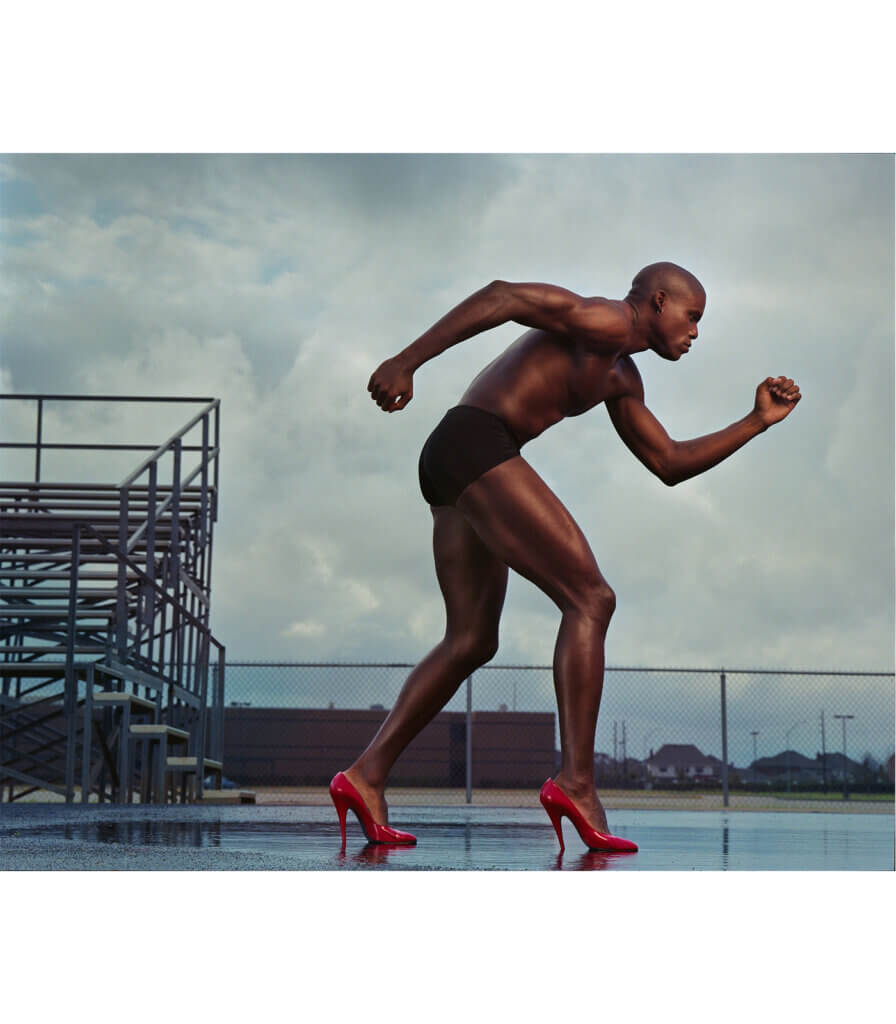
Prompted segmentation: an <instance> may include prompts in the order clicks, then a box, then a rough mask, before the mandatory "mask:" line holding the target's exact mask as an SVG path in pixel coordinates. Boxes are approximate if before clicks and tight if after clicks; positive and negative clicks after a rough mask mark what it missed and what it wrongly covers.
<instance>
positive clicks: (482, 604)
mask: <svg viewBox="0 0 896 1024" xmlns="http://www.w3.org/2000/svg"><path fill="white" fill-rule="evenodd" d="M433 554H434V556H435V563H436V575H437V576H438V580H439V586H440V587H441V590H442V596H443V598H444V599H445V614H446V627H445V637H444V639H443V640H442V641H441V643H439V644H437V645H436V647H434V648H433V650H432V651H430V653H429V654H428V655H427V656H426V657H425V658H424V659H423V660H422V661H421V662H420V664H419V665H417V667H416V668H415V669H414V671H413V672H412V673H411V674H410V676H408V679H407V681H406V682H405V684H404V686H403V687H402V689H401V692H400V693H399V695H398V699H397V700H396V701H395V706H394V707H393V708H392V710H391V711H390V712H389V714H388V716H387V717H386V720H385V721H384V722H383V724H382V725H381V726H380V729H379V731H378V732H377V734H376V736H374V738H373V739H372V740H371V742H370V744H369V745H368V747H367V749H366V750H365V751H364V753H363V754H361V756H360V757H359V758H358V760H357V761H355V763H354V764H353V765H352V766H351V768H349V769H348V770H347V771H346V772H345V774H346V777H347V778H348V780H349V781H350V782H351V783H352V785H353V786H354V787H355V788H356V789H357V790H358V792H359V793H360V794H361V796H362V797H363V799H364V801H365V802H366V804H367V806H368V808H369V810H370V813H371V814H372V815H373V819H374V821H377V822H379V823H380V824H381V825H384V824H386V823H387V820H388V809H387V807H386V801H385V799H384V797H383V791H384V789H385V785H386V777H387V775H388V774H389V770H390V769H391V767H392V765H393V764H394V763H395V761H396V760H397V758H398V756H399V754H401V752H402V751H403V750H404V749H405V747H407V745H408V744H409V743H410V742H411V740H412V739H413V738H414V737H415V736H416V735H417V733H419V732H420V730H421V729H422V728H423V727H424V726H425V725H427V724H428V723H429V722H430V721H431V720H432V719H433V718H434V716H435V715H436V714H437V713H438V712H439V711H441V710H442V708H443V707H444V706H445V705H446V704H447V703H448V701H449V700H450V699H451V697H452V696H454V694H455V692H456V691H457V688H458V687H459V686H460V684H461V683H462V682H463V681H464V679H466V678H467V676H468V675H469V674H470V673H471V672H473V671H474V670H475V669H477V668H479V666H480V665H483V664H485V662H487V661H490V660H491V659H492V658H493V657H494V656H495V652H496V651H497V649H498V623H499V621H500V618H501V609H502V608H503V606H504V595H505V593H506V591H507V566H506V565H504V564H503V563H502V562H501V561H499V560H498V559H497V558H495V557H494V555H492V554H491V552H489V550H488V548H487V547H486V546H485V545H484V544H483V543H482V541H481V540H480V538H479V536H478V535H477V534H476V532H475V531H474V530H473V528H472V527H471V526H470V525H469V524H468V523H467V521H466V519H465V518H464V516H462V515H461V513H460V512H458V511H457V510H456V509H454V508H450V507H448V506H439V507H437V508H434V509H433Z"/></svg>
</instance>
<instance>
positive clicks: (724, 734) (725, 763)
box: [721, 669, 728, 807]
mask: <svg viewBox="0 0 896 1024" xmlns="http://www.w3.org/2000/svg"><path fill="white" fill-rule="evenodd" d="M721 683H722V803H723V804H724V805H725V807H727V806H728V716H727V711H726V707H725V670H724V669H722V673H721Z"/></svg>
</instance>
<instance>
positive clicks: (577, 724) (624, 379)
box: [334, 263, 800, 848]
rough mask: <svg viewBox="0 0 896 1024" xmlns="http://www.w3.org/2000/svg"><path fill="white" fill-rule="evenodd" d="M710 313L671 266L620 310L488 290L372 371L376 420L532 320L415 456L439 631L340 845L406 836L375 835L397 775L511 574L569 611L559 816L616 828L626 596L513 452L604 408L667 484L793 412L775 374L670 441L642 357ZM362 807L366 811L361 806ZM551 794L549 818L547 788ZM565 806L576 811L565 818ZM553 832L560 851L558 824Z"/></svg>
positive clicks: (680, 350)
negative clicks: (615, 675)
mask: <svg viewBox="0 0 896 1024" xmlns="http://www.w3.org/2000/svg"><path fill="white" fill-rule="evenodd" d="M705 305H706V293H705V291H704V289H703V286H702V285H701V284H700V282H699V281H698V280H697V278H696V277H694V276H693V274H691V273H689V272H688V271H686V270H684V269H683V268H682V267H679V266H677V265H675V264H674V263H655V264H652V265H650V266H648V267H645V268H644V269H643V270H641V271H640V272H639V273H638V274H637V276H636V277H635V279H634V281H633V282H632V287H631V290H630V291H629V293H628V295H627V296H626V297H625V298H624V299H622V300H621V301H613V300H609V299H603V298H582V297H581V296H579V295H576V294H574V293H573V292H570V291H567V290H566V289H564V288H557V287H553V286H551V285H546V284H512V283H509V282H507V281H493V282H492V283H491V284H490V285H487V286H486V287H485V288H483V289H481V290H480V291H478V292H476V293H475V294H474V295H471V296H470V297H469V298H468V299H466V300H464V301H463V302H461V303H460V305H458V306H457V307H456V308H455V309H453V310H451V312H449V313H448V314H447V315H446V316H444V317H443V318H442V319H441V320H439V321H438V323H436V324H435V325H434V326H433V327H431V328H430V329H429V330H428V331H426V332H425V333H424V334H422V335H421V336H420V337H419V338H418V339H417V340H416V341H415V342H413V343H412V344H411V345H409V346H408V347H407V348H406V349H404V350H403V351H402V352H400V353H399V354H398V355H396V356H394V357H393V358H391V359H387V360H386V361H385V362H384V363H383V364H382V365H381V366H379V367H378V368H377V369H376V370H375V371H374V373H373V376H372V377H371V378H370V383H369V385H368V390H369V391H370V394H371V397H372V398H373V400H374V401H375V402H376V403H377V405H378V406H379V407H380V408H381V409H383V410H384V411H386V412H397V411H398V410H400V409H404V408H405V406H406V405H407V404H408V402H409V401H410V400H411V398H412V397H413V374H414V372H415V370H417V368H418V367H420V366H421V365H422V364H423V363H425V362H426V361H427V360H429V359H432V358H433V357H434V356H437V355H439V353H441V352H444V351H445V349H447V348H450V347H451V346H452V345H456V344H458V342H461V341H464V340H465V339H467V338H470V337H472V336H473V335H475V334H479V333H481V332H482V331H486V330H489V329H490V328H492V327H497V326H498V325H499V324H503V323H507V322H508V321H514V322H515V323H518V324H521V325H523V326H525V327H528V328H531V329H530V330H529V331H527V332H526V333H525V334H523V335H522V336H521V337H520V338H519V339H518V340H517V341H515V342H514V343H513V344H512V345H510V346H509V348H507V349H506V350H505V351H504V352H503V353H502V354H501V355H500V356H498V358H497V359H495V360H493V361H492V362H491V363H490V364H489V365H488V366H486V367H485V369H484V370H483V371H482V372H481V373H480V374H479V375H478V376H477V377H476V378H475V380H474V381H473V382H472V384H471V385H470V386H469V388H467V390H466V392H465V393H464V395H463V396H462V397H461V400H460V406H459V407H456V408H455V409H452V410H450V411H449V412H448V413H447V414H446V416H445V418H444V419H443V420H442V422H441V423H440V424H439V426H438V427H437V428H436V430H435V431H434V432H433V434H432V435H431V436H430V438H429V440H428V441H427V442H426V445H425V446H424V449H423V452H422V454H421V458H420V483H421V488H422V490H423V494H424V497H425V498H426V500H427V501H428V502H429V503H430V505H431V507H432V515H433V549H434V554H435V566H436V574H437V576H438V580H439V585H440V587H441V590H442V595H443V597H444V600H445V609H446V615H447V626H446V630H445V636H444V639H443V640H442V641H441V642H440V643H439V644H437V645H436V647H435V648H433V650H432V651H430V653H429V654H428V655H427V656H426V657H425V658H424V659H423V660H422V661H421V662H420V664H419V665H417V667H416V668H415V669H414V670H413V672H412V673H411V675H410V676H409V678H408V680H407V682H406V683H405V685H404V687H403V688H402V690H401V693H400V694H399V696H398V699H397V701H396V702H395V706H394V707H393V708H392V710H391V712H390V713H389V715H388V717H387V718H386V720H385V721H384V722H383V725H382V726H381V728H380V729H379V731H378V732H377V734H376V736H375V737H374V738H373V740H372V741H371V742H370V745H369V746H368V747H367V749H366V750H365V751H364V752H363V753H362V754H361V756H360V757H359V758H358V760H357V761H355V763H354V764H353V765H352V766H351V767H350V768H349V769H347V771H346V772H345V773H344V774H343V773H340V775H339V776H337V779H340V778H341V779H342V780H347V782H348V783H349V786H348V787H346V792H349V793H351V789H352V787H353V790H354V792H353V794H352V795H351V801H350V802H348V803H346V801H349V797H344V798H341V799H343V809H342V810H340V817H341V820H342V822H343V836H344V808H345V806H348V807H349V808H350V809H353V810H355V811H356V813H358V816H359V818H360V819H361V820H362V824H364V821H365V818H366V822H367V825H368V826H370V827H365V832H366V833H367V834H368V838H371V839H378V840H379V841H393V842H394V841H405V842H410V841H413V837H409V838H405V839H403V840H402V839H396V838H395V836H393V835H391V832H393V831H394V830H390V829H388V826H387V827H386V828H385V829H382V830H380V831H378V827H379V826H385V824H386V822H387V820H388V818H387V814H388V812H387V806H386V801H385V799H384V789H385V784H386V778H387V775H388V773H389V770H390V768H391V767H392V765H393V764H394V762H395V760H396V759H397V758H398V756H399V755H400V754H401V752H402V751H403V750H404V749H405V748H406V747H407V745H408V744H409V743H410V742H411V740H412V739H413V738H414V736H416V735H417V733H418V732H419V731H420V730H421V729H422V728H423V727H424V726H425V725H426V724H427V723H428V722H429V721H430V720H431V719H432V718H433V717H434V716H435V714H436V713H437V712H438V711H439V710H440V709H441V708H442V707H443V706H444V705H445V704H446V703H447V701H448V700H449V699H450V698H451V696H452V695H453V694H454V693H455V691H456V690H457V688H458V687H459V686H460V684H461V682H463V680H464V679H466V678H467V676H468V675H469V674H470V673H471V672H472V671H474V670H475V669H477V668H478V667H479V666H481V665H483V664H485V663H486V662H487V661H489V660H490V659H491V658H493V657H494V655H495V653H496V651H497V648H498V623H499V619H500V616H501V609H502V606H503V603H504V594H505V590H506V587H507V569H508V566H509V567H510V568H511V569H514V570H515V571H516V572H518V573H519V574H520V575H522V576H524V577H526V579H528V580H531V582H532V583H534V584H535V585H536V586H537V587H539V588H540V589H541V590H542V591H544V593H545V594H547V595H548V597H550V598H551V599H552V600H553V601H554V602H555V603H556V605H557V607H558V608H559V609H560V613H561V621H560V630H559V633H558V636H557V644H556V648H555V652H554V666H553V667H554V684H555V688H556V693H557V706H558V713H559V725H560V747H561V767H560V771H559V773H558V774H557V776H556V778H555V779H554V780H553V782H554V789H553V792H554V793H555V797H556V801H558V802H557V803H555V804H554V805H553V806H554V807H555V809H556V808H560V809H561V810H562V811H563V813H567V815H568V816H569V817H570V818H571V820H573V822H574V824H575V823H576V813H577V815H578V818H579V823H578V824H577V828H578V829H579V833H580V835H582V837H583V838H584V839H585V840H586V842H588V839H587V833H586V831H583V829H582V827H580V826H581V825H582V824H584V825H585V826H586V827H590V828H591V829H595V830H597V832H598V833H604V834H605V833H607V831H608V826H607V818H606V815H605V813H604V809H603V807H602V805H601V802H600V800H599V799H598V795H597V792H596V791H595V787H594V736H595V729H596V726H597V713H598V709H599V707H600V698H601V690H602V687H603V674H604V637H605V636H606V632H607V627H608V626H609V623H610V618H611V616H612V614H613V610H614V608H615V605H616V595H615V594H614V592H613V590H612V589H611V588H610V586H609V584H608V583H607V581H606V580H605V579H604V577H603V576H602V575H601V572H600V569H599V568H598V566H597V562H596V561H595V558H594V555H593V553H592V551H591V548H590V547H589V545H588V542H587V540H586V539H585V537H584V535H583V534H582V531H581V530H580V529H579V527H578V525H577V524H576V522H575V521H574V520H573V518H572V516H571V515H570V514H569V512H568V511H567V510H566V508H565V507H564V506H563V504H562V503H561V502H560V500H559V499H558V498H557V496H556V495H555V494H554V493H553V492H552V491H551V490H550V488H549V487H548V486H547V485H546V484H545V483H544V481H543V480H542V479H541V477H540V476H539V475H538V474H537V473H536V472H535V470H534V469H533V468H532V467H531V466H530V465H529V463H528V462H526V460H525V459H524V458H523V457H522V456H521V455H520V453H519V449H520V448H522V447H523V445H525V444H526V443H527V442H528V441H531V440H532V438H535V437H538V435H539V434H541V433H543V432H544V431H545V430H547V429H548V427H551V426H553V425H554V424H555V423H558V422H559V421H560V420H562V419H564V418H565V417H567V416H579V415H581V414H582V413H584V412H587V410H589V409H591V408H593V407H594V406H596V405H599V404H600V403H601V402H603V403H605V404H606V406H607V411H608V412H609V414H610V419H611V420H612V422H613V426H614V427H615V428H616V431H617V432H618V434H619V436H620V437H621V438H622V440H623V441H624V442H625V444H626V445H627V446H628V448H629V449H630V450H631V451H632V453H633V454H634V455H635V456H636V457H637V458H638V459H640V460H641V462H643V463H644V465H645V466H646V467H647V468H648V469H649V470H650V471H651V472H652V473H654V474H656V476H658V477H659V478H660V480H662V481H663V483H665V484H668V485H669V486H672V485H674V484H677V483H680V482H681V481H683V480H688V479H690V477H693V476H696V475H697V474H699V473H703V472H705V471H706V470H707V469H710V468H711V467H712V466H715V465H717V464H718V463H719V462H721V461H722V460H723V459H726V458H728V456H729V455H732V454H733V453H734V452H736V451H737V449H738V448H740V447H742V446H743V445H745V444H746V443H747V442H748V441H750V440H752V439H753V438H754V437H756V435H757V434H761V433H762V432H763V431H765V430H767V429H768V428H769V427H770V426H772V425H773V424H775V423H778V422H779V421H780V420H783V419H784V418H785V417H786V416H787V415H789V413H790V412H792V411H793V409H794V407H795V406H796V404H797V402H799V400H800V391H799V388H798V387H797V385H795V384H794V382H793V381H792V380H791V379H790V378H788V377H775V378H771V377H768V378H766V379H765V380H764V381H763V382H762V383H761V384H760V385H759V387H758V388H757V389H756V398H755V403H754V405H753V408H752V410H751V411H750V412H749V413H747V415H746V416H744V417H743V418H742V419H739V420H738V421H737V422H736V423H732V424H731V425H730V426H728V427H725V428H724V429H723V430H719V431H717V432H716V433H713V434H707V435H706V436H705V437H699V438H695V439H694V440H691V441H673V440H672V439H671V438H670V437H669V435H668V434H667V433H666V431H665V430H664V428H663V426H662V425H661V424H660V423H659V421H658V420H657V419H656V418H655V417H654V416H653V414H652V413H651V412H650V410H649V409H648V408H647V406H646V405H645V404H644V388H643V385H642V383H641V376H640V374H639V373H638V369H637V367H636V365H635V363H634V361H633V360H632V355H633V354H634V353H636V352H643V351H645V350H646V349H651V350H652V351H654V352H656V353H657V355H659V356H662V357H663V358H664V359H670V360H678V359H681V357H682V356H683V355H685V353H687V352H688V351H690V349H691V346H692V345H693V343H694V341H696V339H697V324H698V323H699V321H700V317H701V316H702V315H703V310H704V307H705ZM335 781H336V780H334V783H335ZM545 785H546V786H549V785H550V782H548V783H546V784H545ZM337 790H338V787H337ZM558 791H559V795H556V794H557V792H558ZM543 793H544V791H543ZM337 797H338V793H335V794H334V801H336V803H337V808H339V806H340V805H339V799H337ZM358 798H360V800H362V801H363V802H364V805H365V807H364V808H361V809H360V813H359V807H358ZM564 801H565V803H563V802H564ZM542 802H543V803H545V808H546V809H547V810H548V813H549V814H551V813H552V812H551V806H549V804H548V803H547V802H545V800H544V796H543V800H542ZM570 802H571V804H572V807H573V811H575V812H576V813H573V811H570V810H569V809H568V806H567V805H568V804H569V803H570ZM561 804H562V807H561ZM558 814H559V812H558ZM371 818H372V821H371ZM552 820H554V815H553V814H552ZM558 820H559V818H558ZM374 825H376V826H377V827H373V826H374ZM555 827H556V826H555ZM397 835H399V836H405V837H407V833H397ZM558 836H560V839H561V843H562V835H561V834H560V831H559V828H558ZM622 842H624V841H622ZM589 845H590V844H589ZM632 845H633V844H629V846H632ZM592 848H597V847H595V846H592Z"/></svg>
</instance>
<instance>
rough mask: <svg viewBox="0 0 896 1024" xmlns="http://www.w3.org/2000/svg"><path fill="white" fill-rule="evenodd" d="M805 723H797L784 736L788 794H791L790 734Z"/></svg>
mask: <svg viewBox="0 0 896 1024" xmlns="http://www.w3.org/2000/svg"><path fill="white" fill-rule="evenodd" d="M805 724H806V723H805V722H797V723H796V725H792V726H791V727H790V728H789V729H788V730H787V732H786V733H785V734H784V737H785V739H784V746H785V748H786V750H787V792H788V793H789V792H790V734H791V733H792V732H793V730H794V729H798V728H799V727H800V726H801V725H805Z"/></svg>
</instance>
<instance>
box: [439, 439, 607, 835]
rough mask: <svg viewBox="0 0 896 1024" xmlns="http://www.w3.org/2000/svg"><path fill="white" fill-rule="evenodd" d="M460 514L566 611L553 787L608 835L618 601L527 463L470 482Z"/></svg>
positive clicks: (557, 665) (511, 463)
mask: <svg viewBox="0 0 896 1024" xmlns="http://www.w3.org/2000/svg"><path fill="white" fill-rule="evenodd" d="M457 508H458V510H459V511H460V512H462V513H463V515H464V516H465V517H466V519H467V521H468V522H469V523H470V525H471V526H472V527H473V529H474V530H475V531H476V532H477V534H478V535H479V536H480V537H481V539H482V541H483V542H484V544H485V545H486V546H487V547H488V549H489V550H490V551H491V552H492V554H493V555H494V556H495V557H496V558H497V559H500V560H501V561H502V562H504V563H505V564H507V565H509V566H510V568H511V569H513V570H514V571H516V572H518V573H519V574H520V575H521V576H525V577H526V579H528V580H531V582H533V583H534V584H535V585H536V586H537V587H539V588H540V589H541V590H542V591H544V593H545V594H547V595H548V597H550V598H551V599H552V600H553V601H554V602H555V603H556V605H557V606H558V607H559V609H560V611H561V613H562V619H561V623H560V631H559V633H558V635H557V644H556V647H555V650H554V685H555V688H556V691H557V708H558V712H559V722H560V747H561V755H562V761H561V768H560V772H559V774H558V775H557V777H556V779H555V781H556V783H557V785H559V786H560V788H561V789H563V790H564V791H565V792H566V794H567V795H568V796H569V797H570V798H571V799H572V800H573V802H574V803H575V804H576V806H577V807H578V808H579V810H580V811H581V812H582V814H583V815H584V816H585V818H586V820H587V821H588V822H589V824H591V825H592V826H593V827H595V828H597V829H598V830H599V831H601V832H606V831H607V830H608V828H607V819H606V815H605V814H604V810H603V807H602V806H601V803H600V800H599V799H598V797H597V793H596V792H595V789H594V735H595V730H596V727H597V713H598V710H599V708H600V698H601V692H602V689H603V675H604V638H605V636H606V632H607V627H608V626H609V623H610V618H611V616H612V614H613V610H614V608H615V606H616V596H615V594H614V593H613V591H612V590H611V589H610V587H609V585H608V584H607V582H606V580H605V579H604V578H603V576H602V575H601V573H600V570H599V569H598V567H597V562H596V561H595V558H594V554H593V553H592V551H591V548H590V547H589V545H588V542H587V540H586V539H585V537H584V535H583V534H582V531H581V530H580V529H579V527H578V525H577V524H576V522H575V520H574V519H573V518H572V516H571V515H570V513H569V512H568V511H567V509H566V508H565V506H564V505H563V504H562V503H561V502H560V500H559V499H558V498H557V496H556V495H555V494H554V493H553V491H551V489H550V488H549V487H548V486H547V484H545V482H544V481H543V480H542V479H541V477H540V476H539V475H538V474H537V473H536V472H535V470H534V469H532V467H531V466H530V465H529V464H528V463H527V462H526V461H525V459H523V458H522V457H519V458H514V459H510V460H508V461H507V462H502V463H501V464H500V465H498V466H495V467H494V468H493V469H491V470H489V471H488V472H487V473H486V474H484V475H483V476H481V477H480V478H479V479H478V480H476V481H474V482H473V483H472V484H470V485H469V487H467V488H466V490H465V491H464V492H463V493H462V494H461V496H460V497H459V498H458V500H457Z"/></svg>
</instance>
